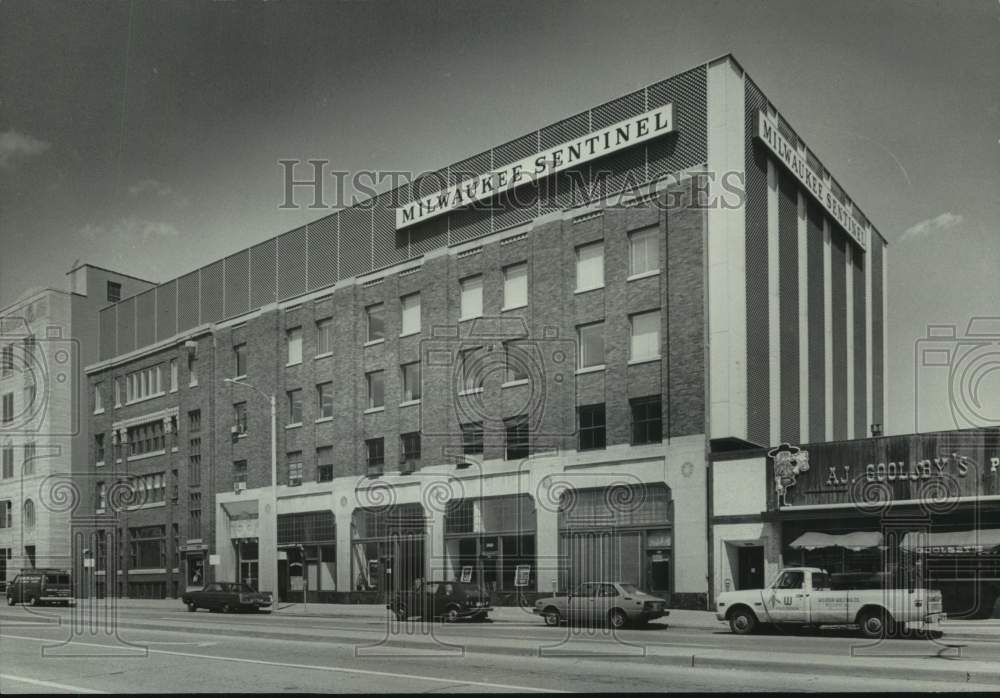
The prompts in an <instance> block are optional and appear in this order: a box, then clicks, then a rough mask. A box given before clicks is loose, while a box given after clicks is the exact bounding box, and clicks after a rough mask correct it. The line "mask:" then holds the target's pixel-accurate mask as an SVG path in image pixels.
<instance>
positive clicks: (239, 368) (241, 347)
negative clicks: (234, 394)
mask: <svg viewBox="0 0 1000 698" xmlns="http://www.w3.org/2000/svg"><path fill="white" fill-rule="evenodd" d="M233 353H234V354H235V355H236V376H237V377H239V376H245V375H246V374H247V345H246V344H245V343H244V344H237V345H236V346H234V347H233Z"/></svg>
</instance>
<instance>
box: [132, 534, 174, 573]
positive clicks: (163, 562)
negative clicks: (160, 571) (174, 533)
mask: <svg viewBox="0 0 1000 698" xmlns="http://www.w3.org/2000/svg"><path fill="white" fill-rule="evenodd" d="M166 537H167V532H166V527H165V526H143V527H141V528H130V529H129V530H128V538H129V567H130V568H131V569H153V568H164V567H166V566H167V541H166Z"/></svg>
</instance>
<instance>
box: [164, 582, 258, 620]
mask: <svg viewBox="0 0 1000 698" xmlns="http://www.w3.org/2000/svg"><path fill="white" fill-rule="evenodd" d="M181 601H183V602H184V604H185V605H186V606H187V609H188V610H189V611H191V612H194V611H197V610H198V609H199V608H207V609H208V610H209V611H222V612H223V613H232V612H235V611H259V612H261V613H270V612H271V606H272V604H273V601H272V599H271V592H269V591H257V590H256V589H254V588H253V587H251V586H250V585H249V584H246V583H233V582H213V583H211V584H207V585H205V588H204V589H200V590H198V591H189V592H186V593H185V594H184V595H183V596H181Z"/></svg>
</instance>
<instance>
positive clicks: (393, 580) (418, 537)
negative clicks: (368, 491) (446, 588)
mask: <svg viewBox="0 0 1000 698" xmlns="http://www.w3.org/2000/svg"><path fill="white" fill-rule="evenodd" d="M425 537H426V522H425V516H424V510H423V507H422V506H421V505H420V504H399V505H396V506H392V507H386V508H377V509H375V508H371V509H356V510H355V511H354V514H353V516H352V517H351V548H352V555H351V565H352V569H351V575H352V579H353V583H354V590H355V591H379V592H384V591H390V590H397V589H399V590H405V589H411V588H412V587H413V582H414V581H415V580H416V579H418V578H423V577H425V576H426V574H425V552H424V541H425Z"/></svg>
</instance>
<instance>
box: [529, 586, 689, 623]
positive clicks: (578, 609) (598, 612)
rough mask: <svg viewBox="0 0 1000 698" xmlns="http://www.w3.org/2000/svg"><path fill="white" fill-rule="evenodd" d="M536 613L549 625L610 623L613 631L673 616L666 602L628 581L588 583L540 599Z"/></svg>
mask: <svg viewBox="0 0 1000 698" xmlns="http://www.w3.org/2000/svg"><path fill="white" fill-rule="evenodd" d="M532 612H533V613H535V614H536V615H539V616H541V617H542V618H543V619H545V624H546V625H559V624H561V623H570V624H573V625H582V624H600V623H605V622H606V623H608V624H609V625H611V627H613V628H623V627H625V626H626V625H630V624H632V625H644V624H646V623H647V622H649V621H651V620H653V619H655V618H663V617H664V616H668V615H670V611H668V610H667V602H666V601H664V600H663V599H661V598H659V597H657V596H653V595H652V594H647V593H646V592H644V591H641V590H640V589H639V588H638V587H636V586H635V585H634V584H628V583H625V582H587V583H585V584H581V585H580V586H579V587H578V588H577V590H576V591H574V592H572V593H569V594H557V595H555V596H546V597H543V598H541V599H538V600H537V601H536V602H535V607H534V608H533V609H532Z"/></svg>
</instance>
